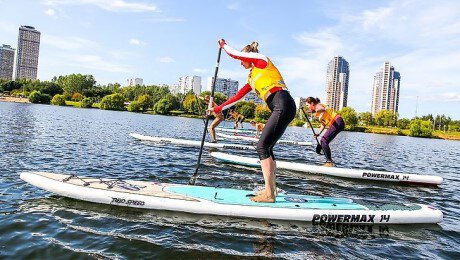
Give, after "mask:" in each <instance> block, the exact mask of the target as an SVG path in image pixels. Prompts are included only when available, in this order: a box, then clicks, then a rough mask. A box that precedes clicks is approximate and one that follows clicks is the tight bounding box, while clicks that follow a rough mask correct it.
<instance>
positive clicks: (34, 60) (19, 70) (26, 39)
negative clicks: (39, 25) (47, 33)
mask: <svg viewBox="0 0 460 260" xmlns="http://www.w3.org/2000/svg"><path fill="white" fill-rule="evenodd" d="M39 51H40V32H39V31H37V30H36V29H35V28H34V27H32V26H21V27H20V28H19V36H18V52H17V55H16V76H15V78H16V79H37V70H38V54H39Z"/></svg>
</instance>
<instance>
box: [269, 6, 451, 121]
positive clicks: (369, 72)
mask: <svg viewBox="0 0 460 260" xmlns="http://www.w3.org/2000/svg"><path fill="white" fill-rule="evenodd" d="M335 18H337V23H336V24H333V25H332V26H330V27H326V28H320V29H317V30H307V31H304V32H300V33H299V34H298V35H295V36H293V38H294V39H295V40H296V41H298V42H299V43H300V45H301V50H300V52H299V53H298V54H296V55H295V56H292V55H291V56H288V57H283V58H279V59H277V64H276V65H278V66H279V68H280V71H281V72H282V74H283V76H284V78H285V80H286V82H287V83H288V87H290V89H291V90H294V92H296V93H294V94H296V95H298V94H300V95H301V96H306V95H309V94H312V95H317V96H319V97H322V96H323V95H324V89H325V83H326V71H327V63H328V62H329V61H330V60H331V59H332V57H334V56H335V55H342V56H343V57H344V58H345V59H347V61H348V62H349V63H350V86H349V96H348V97H349V106H351V107H354V108H356V109H357V110H358V111H365V110H368V107H367V105H366V104H367V103H369V100H370V99H371V95H372V84H373V76H374V74H375V73H376V72H377V71H378V70H379V69H380V67H382V65H383V62H384V61H386V60H388V61H390V62H391V63H392V65H393V66H395V68H396V70H398V71H399V72H400V73H401V77H402V79H401V97H407V96H420V97H427V98H428V97H433V96H435V97H438V98H441V99H440V100H443V99H445V100H449V101H452V102H457V100H458V95H457V94H458V93H459V92H460V74H459V73H458V68H459V67H460V4H458V3H454V2H451V1H437V2H436V3H434V2H429V1H425V2H420V1H412V0H409V1H393V2H390V3H387V4H384V5H383V6H380V7H378V8H375V9H369V10H364V11H362V12H356V8H352V9H351V11H349V12H343V13H341V14H339V15H337V16H336V17H335ZM402 99H403V98H402ZM420 100H427V99H426V98H423V99H422V98H421V99H420ZM410 102H413V104H412V103H410ZM401 103H405V104H401ZM400 105H402V106H401V107H403V108H405V107H407V108H410V109H412V107H413V106H415V100H413V101H412V100H408V99H406V100H405V101H404V102H400ZM400 112H401V114H402V115H403V116H405V115H407V114H409V113H410V112H411V111H400Z"/></svg>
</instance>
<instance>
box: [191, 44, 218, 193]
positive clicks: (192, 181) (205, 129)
mask: <svg viewBox="0 0 460 260" xmlns="http://www.w3.org/2000/svg"><path fill="white" fill-rule="evenodd" d="M221 53H222V48H219V53H218V54H217V64H216V70H215V71H214V78H213V80H212V88H211V96H210V98H209V104H208V108H212V104H213V101H214V89H215V88H216V81H217V73H218V72H219V63H220V54H221ZM209 118H210V115H209V113H207V114H206V121H205V123H204V131H203V137H202V138H201V146H200V153H199V154H198V162H197V164H196V168H195V172H194V173H193V175H192V177H191V178H190V180H189V182H188V184H190V185H195V181H196V177H197V176H198V170H199V169H200V163H201V155H202V154H203V146H204V139H205V138H206V132H207V130H208V123H209Z"/></svg>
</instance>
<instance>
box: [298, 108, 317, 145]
mask: <svg viewBox="0 0 460 260" xmlns="http://www.w3.org/2000/svg"><path fill="white" fill-rule="evenodd" d="M300 110H302V113H303V115H304V116H305V118H306V119H307V122H308V125H309V126H310V128H311V130H312V131H313V136H314V137H315V140H316V143H317V144H318V145H321V144H320V143H319V141H318V137H317V136H316V133H315V129H314V128H313V125H312V124H311V122H310V119H309V118H308V115H307V113H305V111H304V110H303V108H301V109H300Z"/></svg>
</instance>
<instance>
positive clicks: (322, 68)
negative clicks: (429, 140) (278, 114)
mask: <svg viewBox="0 0 460 260" xmlns="http://www.w3.org/2000/svg"><path fill="white" fill-rule="evenodd" d="M0 10H1V13H2V15H1V16H0V44H2V43H3V44H10V45H12V46H13V47H14V48H16V45H17V34H18V27H19V26H20V25H31V26H34V27H36V28H37V29H38V30H39V31H41V32H42V42H41V46H40V59H39V71H38V77H39V79H41V80H49V79H51V78H52V77H53V76H55V75H66V74H70V73H84V74H92V75H94V76H95V77H96V80H97V81H98V83H101V84H106V83H110V82H119V83H121V84H124V83H125V82H126V79H127V78H130V77H141V78H143V79H144V83H146V84H160V83H166V84H171V83H177V81H178V78H179V77H180V76H184V75H198V76H202V78H203V82H202V85H203V88H205V86H206V83H207V77H208V76H211V75H212V74H213V71H214V66H215V61H216V55H217V40H218V39H219V38H225V39H226V40H227V43H228V44H229V45H230V46H232V47H234V48H236V49H240V48H241V47H243V46H244V45H245V44H248V43H250V42H251V41H253V40H257V41H258V42H259V44H260V46H259V49H260V51H261V53H263V54H265V55H267V56H268V57H270V58H271V59H272V60H273V62H274V63H275V65H276V66H277V67H278V68H279V69H280V71H281V73H282V74H283V77H284V78H285V81H286V83H287V85H288V87H289V89H290V90H291V93H292V94H293V96H303V97H306V96H318V97H320V98H323V97H324V89H325V80H326V69H327V63H328V61H329V60H330V59H331V58H332V57H333V56H335V55H342V56H343V57H344V58H345V59H347V61H348V62H349V63H350V85H349V95H348V100H349V103H348V104H349V106H351V107H353V108H355V109H356V110H357V111H358V112H364V111H370V104H371V95H372V84H373V76H374V74H375V73H376V72H377V71H378V70H379V69H380V67H382V66H383V62H384V61H390V62H391V63H392V65H393V66H395V68H396V70H398V71H400V73H401V77H402V79H401V98H400V115H401V116H402V117H408V118H411V117H413V116H414V113H415V108H416V100H417V97H418V100H419V102H418V114H419V115H423V114H428V113H434V114H446V115H450V116H451V117H453V118H454V119H460V2H457V1H413V0H401V1H294V0H293V1H271V0H265V1H220V0H215V1H198V0H195V1H192V0H183V1H173V0H170V1H166V0H164V1H163V0H161V1H156V0H131V1H130V0H35V1H32V0H30V1H25V0H0ZM246 75H247V71H245V70H244V69H243V68H242V67H241V65H240V64H239V62H237V61H235V60H232V59H231V58H229V57H228V56H226V55H224V56H223V57H222V62H221V66H220V71H219V76H220V77H230V78H232V79H236V80H239V81H240V86H242V85H243V84H242V83H243V82H244V81H245V79H246Z"/></svg>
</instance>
